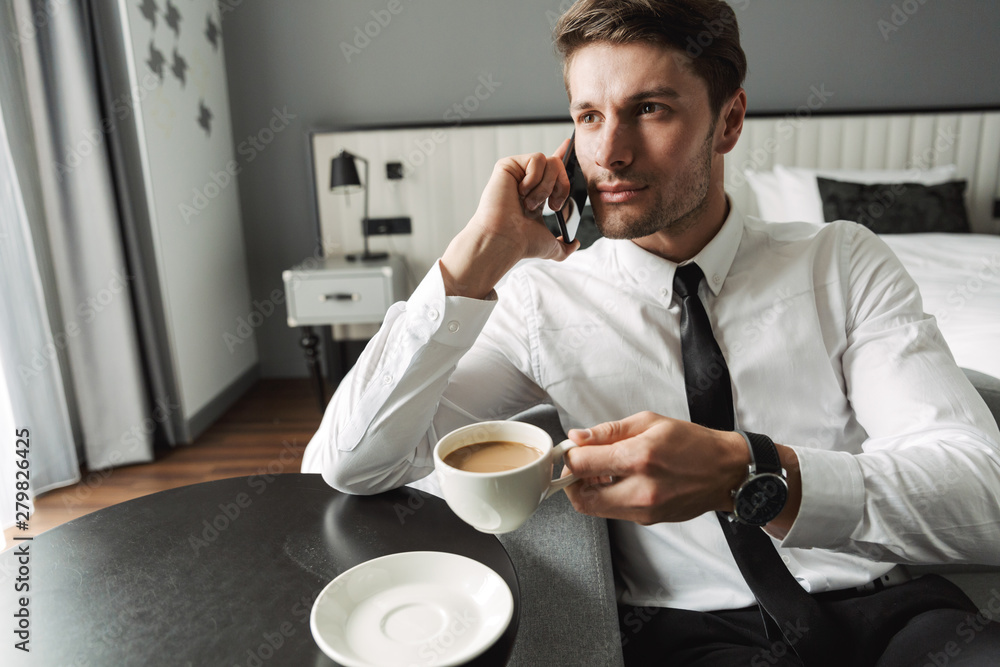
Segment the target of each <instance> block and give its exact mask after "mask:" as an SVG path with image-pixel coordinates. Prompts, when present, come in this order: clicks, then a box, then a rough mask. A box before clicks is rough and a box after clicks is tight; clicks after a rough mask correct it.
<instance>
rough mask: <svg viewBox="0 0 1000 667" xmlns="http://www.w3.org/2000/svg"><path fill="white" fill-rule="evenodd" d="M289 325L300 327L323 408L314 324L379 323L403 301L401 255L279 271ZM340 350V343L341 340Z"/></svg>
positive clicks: (334, 260) (331, 261) (317, 263)
mask: <svg viewBox="0 0 1000 667" xmlns="http://www.w3.org/2000/svg"><path fill="white" fill-rule="evenodd" d="M281 277H282V279H283V280H284V282H285V300H286V306H287V308H288V326H290V327H301V328H302V340H301V344H302V348H303V350H304V351H305V356H306V364H307V365H308V366H309V372H310V374H311V375H312V376H313V380H314V381H315V382H316V388H317V391H318V396H319V404H320V410H324V409H326V397H325V392H324V391H323V377H322V375H321V374H320V371H319V359H318V355H317V350H316V346H317V344H318V343H319V337H318V336H317V335H316V334H315V333H314V332H313V327H314V326H328V325H334V324H379V323H381V322H382V319H383V318H384V317H385V312H386V311H387V310H388V309H389V306H391V305H392V304H393V303H395V302H396V301H402V300H403V299H405V298H406V267H405V265H404V264H403V258H402V257H401V256H400V255H390V256H389V257H388V259H381V260H375V261H369V262H352V261H348V260H346V259H344V258H343V257H327V258H324V259H308V260H306V261H304V262H302V263H301V264H298V265H297V266H294V267H292V268H291V269H288V270H287V271H283V272H282V274H281ZM340 344H341V347H342V348H343V342H342V341H341V343H340Z"/></svg>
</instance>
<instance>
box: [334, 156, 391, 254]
mask: <svg viewBox="0 0 1000 667" xmlns="http://www.w3.org/2000/svg"><path fill="white" fill-rule="evenodd" d="M355 160H361V161H362V162H364V163H365V182H364V185H362V184H361V179H360V178H358V169H357V166H355V164H354V161H355ZM362 188H363V189H364V191H365V217H363V218H361V231H362V233H363V234H364V237H365V251H364V252H363V253H362V254H360V255H358V254H353V255H347V259H349V260H352V261H361V262H365V261H370V260H376V259H386V258H387V257H388V256H389V253H387V252H370V251H369V250H368V160H366V159H365V158H363V157H361V156H360V155H353V154H351V153H348V152H347V151H345V150H341V151H340V155H338V156H337V157H335V158H333V160H331V161H330V191H331V192H333V193H334V194H349V193H352V192H357V191H358V190H361V189H362Z"/></svg>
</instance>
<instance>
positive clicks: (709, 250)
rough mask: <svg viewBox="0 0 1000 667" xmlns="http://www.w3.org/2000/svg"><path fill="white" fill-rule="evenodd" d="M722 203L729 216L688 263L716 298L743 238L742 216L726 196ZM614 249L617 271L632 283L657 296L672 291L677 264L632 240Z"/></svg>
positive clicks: (620, 243)
mask: <svg viewBox="0 0 1000 667" xmlns="http://www.w3.org/2000/svg"><path fill="white" fill-rule="evenodd" d="M726 200H727V202H728V203H729V215H728V216H727V217H726V220H725V222H723V223H722V227H721V228H720V229H719V231H718V233H717V234H716V235H715V237H714V238H712V240H711V241H709V242H708V244H707V245H706V246H705V247H704V248H702V249H701V252H699V253H698V254H697V255H695V256H694V257H693V258H692V259H691V260H690V261H692V262H695V263H696V264H697V265H698V267H699V268H701V270H702V273H704V274H705V283H706V285H708V288H709V289H710V290H712V293H713V294H715V295H716V296H718V294H719V292H720V291H721V290H722V287H723V285H724V284H725V282H726V276H727V275H728V274H729V269H730V268H731V267H732V265H733V260H734V259H735V258H736V251H737V250H738V249H739V246H740V241H741V240H742V239H743V224H744V222H743V214H742V213H740V211H739V209H737V208H736V206H735V205H734V204H733V202H732V200H731V199H729V197H728V195H727V196H726ZM615 247H616V255H617V257H618V261H619V262H620V264H621V270H622V271H623V272H624V273H625V274H626V275H628V276H629V277H630V278H632V280H633V281H634V282H635V283H637V284H638V285H641V286H644V287H647V288H651V289H656V290H657V291H659V292H660V294H661V295H664V292H663V289H664V288H667V289H668V290H669V291H672V290H673V280H674V272H675V271H676V270H677V266H678V265H677V264H674V263H673V262H671V261H669V260H666V259H663V258H661V257H658V256H656V255H654V254H653V253H651V252H647V251H646V250H643V249H642V248H640V247H639V246H637V245H636V244H635V243H633V242H632V241H617V242H615ZM687 263H688V262H684V264H687Z"/></svg>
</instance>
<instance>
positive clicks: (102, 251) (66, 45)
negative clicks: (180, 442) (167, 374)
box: [0, 0, 157, 493]
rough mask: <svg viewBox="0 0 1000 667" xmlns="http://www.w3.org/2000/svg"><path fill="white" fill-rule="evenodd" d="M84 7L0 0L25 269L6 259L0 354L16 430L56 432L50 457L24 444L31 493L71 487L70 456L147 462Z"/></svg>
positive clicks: (136, 355)
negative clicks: (52, 428)
mask: <svg viewBox="0 0 1000 667" xmlns="http://www.w3.org/2000/svg"><path fill="white" fill-rule="evenodd" d="M11 2H12V3H13V12H12V11H11V10H10V6H11ZM82 4H83V3H82V0H76V1H69V2H67V1H66V0H7V2H5V3H4V5H3V7H4V11H3V17H2V20H3V21H4V22H5V25H3V26H0V28H2V33H3V35H4V36H5V40H4V46H3V56H4V57H3V62H4V65H3V69H4V75H5V78H4V80H3V81H2V84H3V88H4V90H3V97H2V98H0V99H2V100H3V102H4V125H5V128H6V130H7V132H6V134H7V136H8V137H17V143H18V145H16V146H12V150H11V151H10V153H11V154H12V156H13V157H12V160H11V161H12V163H13V164H14V169H15V171H16V174H15V176H16V177H17V178H16V179H14V180H8V179H6V178H5V179H4V183H5V188H4V189H5V191H6V192H7V193H8V194H10V197H9V199H10V200H11V201H13V202H15V203H14V204H13V205H8V202H7V201H6V200H5V202H4V216H5V220H6V218H7V216H8V215H10V216H11V218H10V219H11V221H12V222H10V224H8V223H7V222H5V223H4V229H5V230H6V229H8V228H11V229H15V230H16V233H12V234H14V235H12V236H11V238H12V239H14V240H15V241H16V242H17V243H18V244H19V245H18V246H17V247H15V245H14V243H13V242H12V243H11V244H9V246H7V248H6V249H7V250H9V251H10V253H12V254H15V255H17V258H20V260H22V261H21V264H22V265H18V264H17V263H16V262H15V263H12V264H10V265H8V263H7V261H6V260H7V257H6V256H5V257H4V264H3V266H4V268H3V274H2V277H3V281H4V283H3V289H2V291H3V293H4V297H3V301H2V304H3V306H2V307H3V308H4V309H5V310H4V312H3V317H4V322H5V324H4V325H3V328H2V329H0V332H2V334H3V336H2V338H0V353H2V355H3V356H2V359H3V368H4V372H5V374H6V380H7V386H8V388H9V389H10V395H11V399H12V403H13V407H14V416H15V419H16V420H23V421H24V422H25V423H27V424H28V426H29V428H36V429H41V428H43V426H44V425H45V424H49V423H51V424H55V423H62V424H63V426H62V429H61V431H59V432H53V433H52V436H51V437H50V438H47V440H48V447H50V450H46V451H43V450H41V449H40V448H39V449H35V439H34V438H33V443H32V448H33V452H32V454H33V456H34V457H35V458H34V460H33V461H32V477H33V486H34V490H35V492H36V493H37V492H40V491H42V490H44V489H46V488H49V487H50V486H53V485H58V484H60V483H68V482H72V481H74V480H75V479H76V476H77V472H76V470H77V457H76V455H77V454H80V458H82V459H83V460H84V461H85V462H86V465H87V466H88V467H89V468H90V469H100V468H106V467H110V466H118V465H123V464H128V463H135V462H142V461H149V460H152V441H153V433H154V432H155V429H156V427H157V421H156V419H155V418H154V416H153V415H151V411H150V399H149V395H148V390H147V388H146V383H145V378H144V372H143V366H142V354H141V352H142V351H141V349H140V345H139V338H138V335H137V325H136V322H135V316H134V312H133V303H132V296H131V290H132V275H133V272H132V269H131V268H130V267H129V265H128V264H127V262H126V255H125V252H124V250H123V241H122V229H121V223H120V219H119V214H118V210H117V203H116V197H115V190H114V182H113V178H112V172H111V167H110V163H109V157H108V150H107V146H108V132H109V131H110V130H111V129H112V128H111V127H109V126H108V125H107V124H106V123H105V122H104V120H103V119H102V116H101V113H100V105H99V99H100V97H99V88H98V82H97V77H96V75H95V71H96V70H95V65H94V60H93V56H92V54H93V53H94V49H93V46H92V41H91V37H90V34H89V26H88V24H87V19H86V16H87V13H86V12H85V11H84V9H83V7H82ZM7 36H11V39H6V37H7ZM14 37H16V39H14ZM8 56H10V57H8ZM8 100H9V102H10V109H11V113H7V111H8V104H7V102H8ZM18 199H20V201H22V202H23V205H22V206H21V207H20V209H19V210H18V207H17V205H16V200H18ZM5 245H7V244H5ZM18 253H22V254H18ZM17 258H15V259H17ZM32 266H33V267H34V268H35V272H36V275H34V276H31V275H29V274H30V273H31V268H32ZM8 267H9V268H8ZM15 271H17V272H18V273H16V274H15ZM43 440H46V438H43V437H41V436H40V437H38V439H37V442H38V444H39V445H41V444H42V442H43ZM42 480H47V483H46V482H43V481H42Z"/></svg>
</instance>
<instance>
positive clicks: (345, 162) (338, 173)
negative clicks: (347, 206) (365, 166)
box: [330, 151, 361, 194]
mask: <svg viewBox="0 0 1000 667" xmlns="http://www.w3.org/2000/svg"><path fill="white" fill-rule="evenodd" d="M330 190H332V191H333V192H335V193H337V194H346V193H350V192H358V191H359V190H361V178H360V177H359V176H358V168H357V166H355V164H354V156H353V155H351V154H350V153H348V152H347V151H340V155H338V156H337V157H335V158H333V159H332V160H331V161H330Z"/></svg>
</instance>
